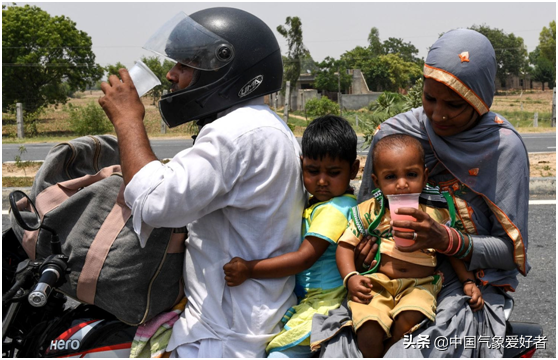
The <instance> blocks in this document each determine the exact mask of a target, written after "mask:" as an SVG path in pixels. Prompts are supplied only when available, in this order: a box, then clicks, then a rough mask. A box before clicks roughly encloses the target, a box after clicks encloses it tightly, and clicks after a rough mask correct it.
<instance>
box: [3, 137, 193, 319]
mask: <svg viewBox="0 0 558 360" xmlns="http://www.w3.org/2000/svg"><path fill="white" fill-rule="evenodd" d="M119 162H120V156H119V153H118V144H117V140H116V138H115V137H113V136H108V135H103V136H85V137H81V138H78V139H75V140H71V141H69V142H66V143H60V144H58V145H56V146H55V147H53V148H52V150H51V151H50V152H49V154H48V155H47V157H46V159H45V162H44V164H43V165H42V166H41V168H40V169H39V171H38V173H37V175H36V177H35V180H34V183H33V187H32V190H31V194H30V197H31V199H32V200H33V201H34V202H35V204H36V206H37V210H38V212H39V215H40V216H41V218H42V220H43V223H44V224H45V225H47V226H48V227H50V228H53V229H55V230H56V231H57V233H58V235H59V237H60V241H61V243H62V251H63V253H64V254H65V255H67V256H68V257H69V264H68V265H69V268H70V269H71V273H70V274H69V275H68V276H67V280H68V281H67V282H66V283H65V284H64V285H63V286H62V287H61V288H60V291H62V292H64V293H65V294H67V295H68V296H70V297H72V298H74V299H77V300H79V301H82V302H85V303H89V304H94V305H96V306H98V307H100V308H102V309H104V310H106V311H108V312H110V313H112V314H113V315H115V316H116V317H118V318H119V319H120V320H121V321H123V322H125V323H128V324H131V325H138V324H141V323H144V322H145V321H147V320H149V319H151V318H153V317H154V316H156V315H157V314H159V313H161V312H162V311H165V310H167V309H169V308H171V307H172V306H173V305H174V304H176V303H177V302H178V301H179V300H180V299H181V298H182V297H183V294H184V291H183V290H184V289H183V280H182V266H183V262H184V240H185V237H186V233H185V230H184V229H167V228H160V229H155V230H154V231H153V233H152V234H151V236H150V238H149V239H148V241H147V244H146V246H145V247H144V248H141V247H140V243H139V239H138V237H137V235H136V234H135V233H134V230H133V227H132V217H131V210H130V209H129V208H128V207H127V206H126V204H125V203H124V196H123V193H124V183H123V179H122V174H121V172H120V165H119ZM13 227H14V231H15V232H16V234H19V236H20V239H21V241H22V244H23V247H24V249H25V251H26V252H27V254H28V255H29V257H30V258H31V259H35V258H37V259H41V258H45V257H46V256H48V255H50V253H51V251H50V233H49V232H48V231H45V230H40V231H38V232H37V231H34V232H31V231H23V229H17V226H15V225H14V226H13Z"/></svg>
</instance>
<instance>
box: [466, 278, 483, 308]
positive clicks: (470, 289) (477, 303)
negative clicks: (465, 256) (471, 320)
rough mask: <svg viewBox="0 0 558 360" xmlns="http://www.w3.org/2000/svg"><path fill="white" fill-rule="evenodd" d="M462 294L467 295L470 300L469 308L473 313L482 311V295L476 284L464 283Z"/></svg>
mask: <svg viewBox="0 0 558 360" xmlns="http://www.w3.org/2000/svg"><path fill="white" fill-rule="evenodd" d="M463 292H464V293H465V295H469V296H470V297H471V300H469V306H470V307H471V310H473V312H477V311H479V310H482V308H483V306H484V300H483V298H482V293H481V291H480V289H479V288H478V287H477V284H475V283H473V282H466V283H465V284H463Z"/></svg>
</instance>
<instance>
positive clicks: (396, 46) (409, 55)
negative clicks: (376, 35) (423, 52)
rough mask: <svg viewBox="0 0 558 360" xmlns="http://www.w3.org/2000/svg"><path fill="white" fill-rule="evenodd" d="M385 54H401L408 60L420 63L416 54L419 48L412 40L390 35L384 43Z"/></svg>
mask: <svg viewBox="0 0 558 360" xmlns="http://www.w3.org/2000/svg"><path fill="white" fill-rule="evenodd" d="M382 49H383V54H384V55H387V54H399V56H401V58H402V59H403V60H405V61H407V62H414V63H417V64H418V63H420V62H421V59H419V58H418V57H417V56H416V55H417V54H418V49H417V48H416V47H415V46H414V45H413V44H411V43H410V42H403V39H398V38H392V37H390V38H389V39H387V40H386V41H384V43H383V44H382Z"/></svg>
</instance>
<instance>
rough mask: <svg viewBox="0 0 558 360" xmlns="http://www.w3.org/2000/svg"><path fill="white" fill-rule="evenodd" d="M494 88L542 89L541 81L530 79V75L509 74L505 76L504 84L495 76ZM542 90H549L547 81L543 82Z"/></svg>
mask: <svg viewBox="0 0 558 360" xmlns="http://www.w3.org/2000/svg"><path fill="white" fill-rule="evenodd" d="M496 90H543V83H542V82H540V81H534V80H532V79H531V75H529V74H524V75H520V76H517V75H510V76H508V77H507V78H506V86H502V83H501V82H500V80H499V79H498V78H496ZM544 90H551V89H550V87H549V86H548V82H545V83H544Z"/></svg>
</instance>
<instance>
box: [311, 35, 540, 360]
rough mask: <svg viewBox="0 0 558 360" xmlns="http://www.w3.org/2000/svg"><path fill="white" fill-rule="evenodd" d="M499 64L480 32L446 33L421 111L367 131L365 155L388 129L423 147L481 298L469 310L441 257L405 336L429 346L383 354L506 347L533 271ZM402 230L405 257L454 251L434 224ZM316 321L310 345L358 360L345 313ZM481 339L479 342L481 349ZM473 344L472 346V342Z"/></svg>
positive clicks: (427, 74)
mask: <svg viewBox="0 0 558 360" xmlns="http://www.w3.org/2000/svg"><path fill="white" fill-rule="evenodd" d="M496 68H497V64H496V57H495V54H494V49H493V47H492V45H491V44H490V41H489V40H488V39H487V38H486V37H485V36H483V35H482V34H480V33H478V32H476V31H473V30H467V29H459V30H452V31H449V32H447V33H445V34H444V35H443V36H442V37H440V38H439V39H438V41H436V43H434V45H433V46H432V48H431V49H430V51H429V53H428V56H427V58H426V63H425V66H424V89H423V106H422V107H420V108H417V109H413V110H411V111H409V112H406V113H403V114H399V115H397V116H395V117H393V118H391V119H388V120H387V121H385V122H384V123H382V124H381V126H380V127H379V130H378V131H377V132H376V134H375V135H374V141H373V144H372V146H371V149H372V148H373V146H374V144H375V143H376V141H378V140H379V139H381V138H382V137H384V136H386V135H390V134H394V133H404V134H409V135H412V136H414V137H416V138H418V139H419V140H420V141H421V143H422V145H423V147H424V150H425V153H426V166H427V168H428V169H429V171H430V176H429V182H430V183H431V184H433V185H437V186H439V187H440V188H441V190H445V191H448V192H449V193H450V194H451V196H452V198H453V200H454V202H455V206H456V212H457V226H458V229H459V230H460V231H461V232H462V233H464V234H468V235H469V236H464V237H463V238H464V240H463V246H467V248H468V249H469V251H468V252H467V255H466V256H465V257H464V260H465V261H466V263H467V267H468V269H469V270H470V271H473V272H475V275H476V279H475V280H476V281H477V285H478V286H479V288H480V289H481V291H482V294H483V299H484V301H485V307H484V309H483V310H482V311H479V312H476V313H473V312H472V310H471V308H470V307H469V306H468V304H467V301H468V300H469V297H467V296H465V295H464V294H463V291H462V286H461V283H460V281H459V279H458V278H457V276H456V274H455V272H454V271H453V269H452V267H451V266H450V263H449V261H448V260H447V258H445V257H444V256H441V257H440V259H439V266H438V269H439V270H440V271H441V272H442V273H443V276H444V285H443V289H442V290H441V292H440V294H439V295H438V308H437V317H436V320H435V321H434V322H431V321H429V320H425V321H423V322H422V323H421V326H420V327H419V328H418V330H416V331H414V332H413V333H412V336H413V339H414V342H415V344H416V343H417V342H416V339H427V341H426V343H427V344H429V346H428V347H426V346H417V345H415V346H405V343H404V340H403V339H402V340H400V341H399V342H397V343H396V344H394V345H393V346H392V347H391V348H390V349H389V351H388V352H387V354H386V357H502V356H503V346H497V344H492V342H493V341H494V340H495V339H499V338H502V339H503V338H504V337H505V330H506V323H505V317H504V302H505V300H506V298H507V297H509V295H508V294H507V292H510V291H514V289H515V287H516V286H517V284H518V281H517V278H516V277H517V275H518V274H520V273H521V274H522V275H527V273H528V272H529V269H530V266H529V263H528V262H527V214H528V201H529V160H528V155H527V151H526V149H525V145H524V144H523V142H522V140H521V137H520V135H519V134H518V133H517V131H516V130H515V129H514V128H513V126H512V125H511V124H510V123H509V122H508V121H507V120H506V119H504V118H503V117H502V116H500V115H497V114H495V113H493V112H491V111H490V106H491V105H492V100H493V97H494V93H495V85H494V79H495V76H496ZM372 169H373V164H372V156H368V158H367V161H366V166H365V169H364V174H363V180H362V185H361V188H360V193H359V202H362V201H364V200H366V199H368V198H369V197H370V194H371V191H372V190H373V189H374V184H373V182H372V179H371V174H372ZM409 228H410V229H412V230H414V231H415V232H416V234H417V235H416V243H415V245H413V246H410V247H408V248H405V249H403V248H401V249H400V250H402V251H415V250H418V249H427V248H434V249H437V250H439V251H440V252H444V251H445V252H447V249H448V246H451V245H450V244H449V241H450V240H449V236H448V234H447V232H446V231H445V230H444V229H443V228H442V227H441V226H440V225H439V224H436V223H434V222H433V221H421V222H416V223H414V224H411V225H410V226H409ZM399 234H400V235H403V234H404V233H399ZM409 234H411V235H409V236H412V234H413V233H409ZM403 236H405V235H403ZM452 252H453V251H450V253H452ZM458 253H459V254H461V255H462V254H463V252H462V251H459V252H458ZM370 258H371V256H368V257H367V259H370ZM359 265H360V264H357V266H359ZM313 322H314V327H313V329H312V339H311V341H312V345H313V346H314V348H317V347H321V348H322V356H326V357H330V356H332V357H333V356H335V357H337V356H351V357H355V356H359V353H358V351H357V350H356V349H355V347H356V345H355V341H354V340H353V339H352V336H353V335H354V334H352V333H351V332H350V331H347V328H350V326H348V327H339V326H336V325H335V324H339V325H341V326H343V325H348V324H350V317H349V316H348V310H347V309H346V308H345V307H341V308H340V309H339V310H337V311H336V312H332V313H330V316H329V317H327V318H326V317H322V318H317V317H315V318H314V320H313ZM339 330H343V331H339ZM440 336H442V337H444V338H446V339H447V340H448V343H449V341H450V340H451V339H452V338H456V339H457V340H454V343H453V344H451V345H448V346H447V348H446V349H444V347H442V348H439V347H437V346H435V344H434V341H435V339H436V338H437V337H440ZM479 336H481V339H484V341H482V342H481V343H479ZM473 338H474V339H475V340H474V342H475V343H474V344H471V341H472V339H473ZM485 341H487V342H485ZM467 342H469V344H466V343H467ZM407 345H409V344H407Z"/></svg>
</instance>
